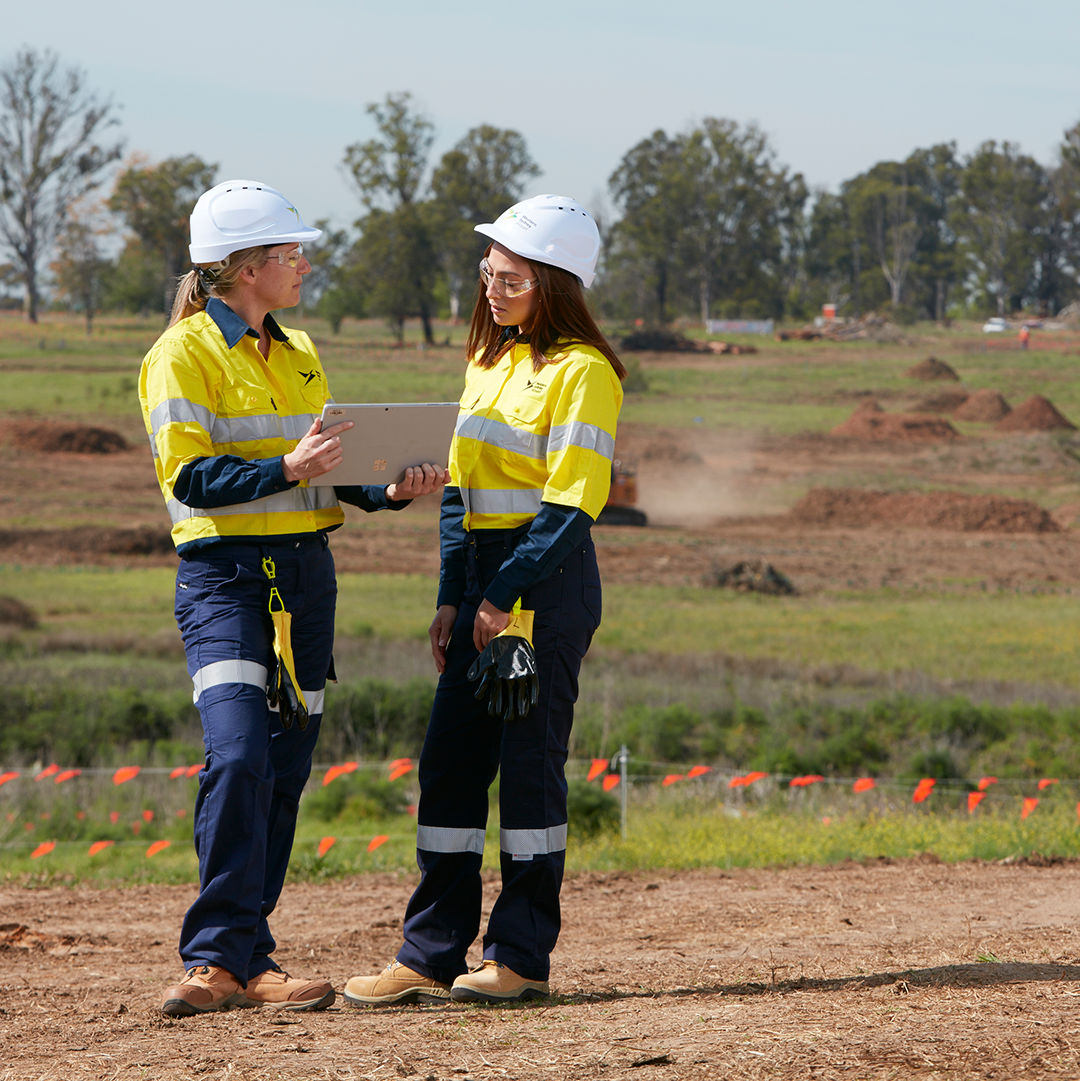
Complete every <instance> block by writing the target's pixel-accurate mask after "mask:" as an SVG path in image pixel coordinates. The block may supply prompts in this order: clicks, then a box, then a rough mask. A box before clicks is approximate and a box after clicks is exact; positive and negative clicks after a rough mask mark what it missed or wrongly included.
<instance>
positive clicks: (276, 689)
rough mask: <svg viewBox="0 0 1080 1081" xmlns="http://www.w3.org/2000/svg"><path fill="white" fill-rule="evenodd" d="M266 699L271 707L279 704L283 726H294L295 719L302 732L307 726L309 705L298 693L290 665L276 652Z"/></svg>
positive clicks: (278, 708) (279, 713) (279, 714)
mask: <svg viewBox="0 0 1080 1081" xmlns="http://www.w3.org/2000/svg"><path fill="white" fill-rule="evenodd" d="M266 700H267V701H268V702H269V703H270V707H271V708H273V707H274V706H277V710H278V716H280V717H281V727H282V728H292V725H293V721H296V723H297V724H298V725H299V726H300V731H301V732H302V731H303V730H304V729H305V728H307V726H308V711H307V706H306V704H305V703H304V702H303V701H301V699H300V696H299V695H298V694H297V693H296V684H295V683H293V681H292V674H291V673H290V672H289V668H288V665H286V664H285V663H284V661H282V659H281V657H279V656H277V655H276V654H275V656H274V667H273V668H271V669H270V682H269V683H268V684H267V687H266Z"/></svg>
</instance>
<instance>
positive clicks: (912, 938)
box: [0, 856, 1080, 1081]
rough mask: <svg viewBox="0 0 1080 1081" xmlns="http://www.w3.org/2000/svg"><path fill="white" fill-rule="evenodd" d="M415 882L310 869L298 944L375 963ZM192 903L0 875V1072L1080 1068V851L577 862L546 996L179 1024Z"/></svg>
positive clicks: (320, 970)
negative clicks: (173, 1008) (757, 866)
mask: <svg viewBox="0 0 1080 1081" xmlns="http://www.w3.org/2000/svg"><path fill="white" fill-rule="evenodd" d="M1039 864H1049V865H1043V866H1040V865H1039ZM411 889H412V880H411V878H409V877H406V876H401V877H393V876H389V875H367V876H364V877H362V878H354V879H347V880H343V881H334V882H326V883H321V884H296V885H289V886H287V887H286V890H285V894H284V896H283V901H282V905H281V907H280V909H279V911H278V912H277V913H276V914H275V916H274V919H273V926H274V933H275V935H276V936H277V938H278V942H279V944H280V945H279V950H278V955H277V956H278V959H279V961H280V962H281V964H282V965H283V967H285V968H287V969H289V970H291V971H293V972H294V973H296V974H298V975H299V974H304V975H312V976H314V975H320V976H322V977H325V978H328V979H331V980H333V982H334V984H335V986H336V987H337V988H338V989H339V990H340V988H341V987H342V985H343V984H344V982H345V981H346V980H347V979H348V978H349V977H350V976H353V975H357V974H359V973H368V972H373V971H376V970H377V969H378V968H381V967H382V966H383V965H384V964H385V963H386V961H387V960H388V959H389V958H391V957H392V956H393V954H394V952H395V950H396V949H397V947H398V945H399V943H400V926H401V924H400V921H401V914H402V912H403V909H404V905H405V902H406V900H407V898H408V896H409V893H410V892H411ZM495 889H496V882H495V881H494V880H493V879H492V880H489V881H488V882H487V883H486V886H485V891H484V904H485V913H486V912H487V911H488V910H489V909H490V905H491V903H492V901H493V899H494V896H495ZM193 897H194V890H193V888H189V887H167V886H146V887H138V888H127V889H119V890H107V889H102V890H95V889H89V888H83V887H78V888H71V889H65V888H49V889H33V890H31V889H13V888H10V887H7V888H3V889H0V910H2V912H3V919H4V920H5V921H6V922H5V924H4V926H3V927H0V986H2V989H3V997H2V999H0V1039H2V1041H3V1049H4V1050H3V1062H2V1065H0V1078H5V1079H7V1078H20V1079H21V1078H36V1079H41V1081H45V1079H49V1081H52V1079H65V1081H66V1079H69V1078H75V1077H80V1078H81V1077H85V1078H102V1079H106V1078H107V1079H126V1078H132V1079H135V1078H155V1079H158V1078H160V1079H174V1078H191V1077H205V1078H237V1079H239V1078H245V1079H256V1078H257V1079H276V1078H361V1077H363V1078H374V1079H380V1081H381V1079H387V1078H398V1077H416V1078H439V1079H446V1081H449V1079H455V1078H478V1079H479V1078H493V1079H494V1078H520V1079H532V1078H536V1079H541V1078H542V1079H549V1078H559V1079H562V1078H566V1079H579V1078H580V1079H585V1078H590V1079H591V1078H598V1077H599V1078H623V1077H625V1078H636V1079H642V1078H644V1079H648V1078H663V1079H670V1081H676V1079H685V1078H709V1079H714V1078H733V1079H737V1078H748V1079H749V1078H754V1079H757V1078H780V1079H785V1078H808V1077H813V1078H868V1077H888V1078H901V1077H903V1078H907V1077H919V1078H945V1077H948V1078H991V1079H996V1078H1002V1079H1004V1078H1017V1077H1076V1076H1080V1020H1078V1018H1077V1009H1078V1006H1077V1000H1078V999H1080V939H1078V935H1077V922H1078V918H1080V867H1078V866H1077V865H1076V864H1075V863H1056V864H1055V863H1052V862H1051V861H1045V860H1038V859H1036V860H1034V861H1033V862H1032V863H1024V862H1021V863H1017V864H1012V865H1001V864H992V865H987V864H977V863H969V864H961V865H943V864H940V863H938V862H937V860H936V858H935V857H933V856H925V857H923V858H921V859H920V860H915V861H906V862H896V863H893V862H890V861H884V860H882V861H879V862H877V863H874V864H872V865H868V866H864V865H859V864H849V865H843V866H839V867H825V868H793V869H785V870H735V871H730V872H723V871H718V870H702V871H694V872H682V873H669V872H657V873H652V874H625V873H613V874H595V873H592V874H583V875H577V876H571V877H569V878H568V879H567V882H566V884H565V887H564V890H563V903H564V904H563V907H564V929H563V934H562V938H561V939H560V942H559V946H558V948H557V950H556V952H555V955H554V957H553V968H552V977H551V982H552V990H553V992H554V996H555V997H554V998H553V999H552V1000H551V1001H550V1002H548V1003H541V1004H535V1003H534V1004H528V1005H524V1006H520V1007H482V1006H464V1005H457V1004H452V1005H448V1006H445V1007H441V1006H438V1007H437V1006H425V1007H415V1006H405V1007H397V1008H386V1009H368V1008H360V1009H357V1008H354V1007H351V1006H347V1005H345V1004H344V1002H343V1000H342V999H340V998H339V1000H338V1002H337V1003H336V1004H335V1005H334V1006H333V1007H331V1008H330V1009H329V1010H327V1011H326V1012H323V1013H315V1014H284V1015H283V1014H280V1013H276V1012H272V1011H270V1010H266V1009H262V1010H258V1009H247V1010H238V1011H232V1012H229V1013H222V1014H214V1015H207V1016H202V1017H195V1018H187V1019H184V1020H175V1021H174V1020H167V1019H165V1018H163V1017H161V1016H160V1014H159V1012H158V1007H159V1005H160V996H161V992H162V990H163V989H164V987H165V986H167V985H168V984H169V983H171V982H174V981H175V979H177V978H178V976H179V974H180V971H181V970H180V965H179V961H178V958H177V956H176V951H175V936H176V934H177V931H178V928H179V926H180V921H181V918H182V916H183V913H184V911H185V909H186V907H187V905H188V904H189V903H190V901H191V900H192V898H193ZM19 927H22V928H24V930H21V931H20V930H18V928H19ZM5 939H6V941H5ZM472 953H473V954H476V953H477V947H476V945H474V947H473V951H472ZM980 958H981V959H982V960H980Z"/></svg>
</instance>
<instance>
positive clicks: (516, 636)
mask: <svg viewBox="0 0 1080 1081" xmlns="http://www.w3.org/2000/svg"><path fill="white" fill-rule="evenodd" d="M532 615H533V614H532V612H517V613H515V614H514V616H513V618H512V619H511V621H510V624H509V626H508V627H507V628H506V630H505V631H503V632H502V633H501V634H498V635H496V636H495V637H494V638H492V640H491V641H490V642H488V644H487V645H486V646H485V647H484V651H483V652H482V653H481V654H480V656H479V657H477V658H476V660H475V661H473V663H472V665H470V667H469V671H468V678H469V679H473V680H475V679H479V680H480V686H479V687H478V688H477V689H476V696H475V697H476V698H477V700H480V699H482V698H483V697H484V695H485V694H486V695H488V713H489V714H490V715H491V716H492V717H499V716H501V717H502V719H503V720H504V721H512V720H514V718H515V717H521V718H524V717H525V716H526V715H527V714H528V712H529V710H530V709H532V707H533V706H535V705H536V703H537V701H538V700H539V698H540V677H539V676H538V675H537V672H536V653H535V652H534V651H533V647H532ZM522 617H524V618H522Z"/></svg>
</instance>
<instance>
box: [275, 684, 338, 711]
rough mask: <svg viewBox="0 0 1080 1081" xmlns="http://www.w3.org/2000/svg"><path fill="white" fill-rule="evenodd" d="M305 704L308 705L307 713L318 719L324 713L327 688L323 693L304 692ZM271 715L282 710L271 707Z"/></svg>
mask: <svg viewBox="0 0 1080 1081" xmlns="http://www.w3.org/2000/svg"><path fill="white" fill-rule="evenodd" d="M303 694H304V702H305V704H306V705H307V711H308V716H309V717H316V716H318V715H319V714H320V713H322V711H323V704H324V702H325V700H326V688H325V687H324V688H323V689H322V690H321V691H304V692H303ZM270 712H271V713H278V712H280V710H279V709H278V707H277V706H271V707H270Z"/></svg>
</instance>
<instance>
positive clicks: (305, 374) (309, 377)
mask: <svg viewBox="0 0 1080 1081" xmlns="http://www.w3.org/2000/svg"><path fill="white" fill-rule="evenodd" d="M296 374H297V375H302V376H303V377H304V386H305V387H306V386H307V385H308V383H310V382H311V381H312V379H317V378H318V374H317V373H316V372H297V373H296Z"/></svg>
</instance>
